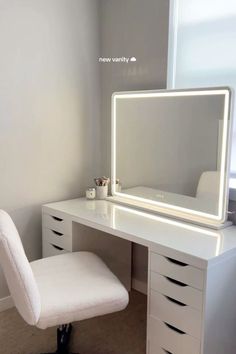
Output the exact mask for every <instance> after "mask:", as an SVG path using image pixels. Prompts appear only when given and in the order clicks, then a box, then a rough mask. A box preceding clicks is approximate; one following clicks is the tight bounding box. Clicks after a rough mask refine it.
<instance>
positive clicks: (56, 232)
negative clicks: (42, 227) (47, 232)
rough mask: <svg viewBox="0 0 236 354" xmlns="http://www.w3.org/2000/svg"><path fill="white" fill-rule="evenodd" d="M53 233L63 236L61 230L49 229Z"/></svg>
mask: <svg viewBox="0 0 236 354" xmlns="http://www.w3.org/2000/svg"><path fill="white" fill-rule="evenodd" d="M51 231H52V232H53V233H54V234H55V235H57V236H63V234H62V233H61V232H58V231H55V230H51Z"/></svg>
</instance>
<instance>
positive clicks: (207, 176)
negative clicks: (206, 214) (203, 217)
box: [196, 171, 220, 200]
mask: <svg viewBox="0 0 236 354" xmlns="http://www.w3.org/2000/svg"><path fill="white" fill-rule="evenodd" d="M219 187H220V172H219V171H205V172H203V173H202V174H201V177H200V179H199V182H198V187H197V193H196V197H197V198H214V199H216V200H217V199H218V194H219Z"/></svg>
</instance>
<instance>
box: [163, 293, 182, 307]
mask: <svg viewBox="0 0 236 354" xmlns="http://www.w3.org/2000/svg"><path fill="white" fill-rule="evenodd" d="M164 296H165V298H166V299H167V300H169V301H170V302H173V303H175V304H176V305H179V306H183V307H185V306H187V305H186V304H184V303H183V302H180V301H178V300H175V299H172V297H169V296H167V295H164Z"/></svg>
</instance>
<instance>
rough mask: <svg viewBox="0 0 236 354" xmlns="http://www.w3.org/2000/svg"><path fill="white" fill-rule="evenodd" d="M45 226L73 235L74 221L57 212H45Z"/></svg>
mask: <svg viewBox="0 0 236 354" xmlns="http://www.w3.org/2000/svg"><path fill="white" fill-rule="evenodd" d="M43 228H47V229H51V230H55V231H58V232H61V233H62V234H65V235H72V222H71V221H70V220H66V219H62V218H61V217H58V216H57V215H56V214H55V215H54V214H52V215H49V214H43Z"/></svg>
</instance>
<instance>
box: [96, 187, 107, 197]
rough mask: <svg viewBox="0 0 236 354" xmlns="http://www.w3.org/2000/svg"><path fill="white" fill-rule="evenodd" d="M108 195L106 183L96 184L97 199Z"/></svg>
mask: <svg viewBox="0 0 236 354" xmlns="http://www.w3.org/2000/svg"><path fill="white" fill-rule="evenodd" d="M107 195H108V185H106V186H96V197H97V199H106V197H107Z"/></svg>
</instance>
